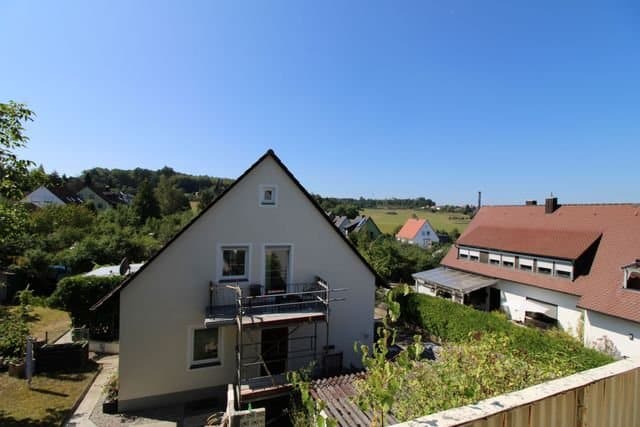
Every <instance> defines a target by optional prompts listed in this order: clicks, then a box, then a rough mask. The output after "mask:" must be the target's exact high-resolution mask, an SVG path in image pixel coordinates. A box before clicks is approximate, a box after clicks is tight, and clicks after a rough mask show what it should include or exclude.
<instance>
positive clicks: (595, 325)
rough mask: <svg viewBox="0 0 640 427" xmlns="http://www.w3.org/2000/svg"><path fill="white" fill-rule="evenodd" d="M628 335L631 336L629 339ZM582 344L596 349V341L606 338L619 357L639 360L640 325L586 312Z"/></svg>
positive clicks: (593, 312) (589, 311)
mask: <svg viewBox="0 0 640 427" xmlns="http://www.w3.org/2000/svg"><path fill="white" fill-rule="evenodd" d="M629 334H633V339H630V336H629ZM584 335H585V336H584V342H585V345H586V346H589V347H597V344H598V341H600V342H602V338H603V337H605V336H606V337H608V338H609V339H610V340H611V341H612V342H613V344H614V345H615V347H616V349H617V350H618V352H619V356H621V357H622V356H627V357H635V358H640V324H638V323H635V322H630V321H628V320H623V319H619V318H617V317H612V316H607V315H605V314H602V313H598V312H595V311H591V310H586V315H585V328H584Z"/></svg>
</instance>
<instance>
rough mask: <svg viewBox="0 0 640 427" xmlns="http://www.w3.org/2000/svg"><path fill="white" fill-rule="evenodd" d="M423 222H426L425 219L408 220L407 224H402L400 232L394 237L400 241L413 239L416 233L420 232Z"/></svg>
mask: <svg viewBox="0 0 640 427" xmlns="http://www.w3.org/2000/svg"><path fill="white" fill-rule="evenodd" d="M425 222H427V220H426V219H415V218H409V219H408V220H407V222H405V223H404V225H403V226H402V228H401V229H400V231H398V234H397V235H396V236H397V237H400V238H401V239H413V238H414V237H416V234H418V231H420V229H421V228H422V226H423V225H424V223H425Z"/></svg>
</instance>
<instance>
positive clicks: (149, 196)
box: [133, 181, 160, 224]
mask: <svg viewBox="0 0 640 427" xmlns="http://www.w3.org/2000/svg"><path fill="white" fill-rule="evenodd" d="M133 211H134V212H135V214H136V215H137V216H138V218H139V219H140V222H141V223H142V224H144V223H145V221H146V220H147V219H149V218H158V217H160V205H159V204H158V200H157V199H156V196H155V195H154V194H153V188H152V187H151V184H149V181H143V182H142V185H140V188H138V193H137V194H136V197H135V198H134V199H133Z"/></svg>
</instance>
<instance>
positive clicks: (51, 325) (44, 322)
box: [14, 307, 71, 342]
mask: <svg viewBox="0 0 640 427" xmlns="http://www.w3.org/2000/svg"><path fill="white" fill-rule="evenodd" d="M17 309H18V307H15V308H14V310H17ZM27 324H28V325H29V332H30V333H31V335H32V336H34V337H36V338H38V339H39V340H44V338H45V335H48V337H49V342H53V341H55V340H56V339H58V338H59V337H60V336H62V335H63V334H64V333H65V332H67V331H68V330H69V328H70V327H71V318H70V317H69V313H67V312H66V311H62V310H56V309H53V308H47V307H31V311H30V312H29V320H28V321H27Z"/></svg>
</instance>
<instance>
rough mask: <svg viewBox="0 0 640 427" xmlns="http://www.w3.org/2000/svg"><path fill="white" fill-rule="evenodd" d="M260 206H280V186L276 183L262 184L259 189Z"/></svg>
mask: <svg viewBox="0 0 640 427" xmlns="http://www.w3.org/2000/svg"><path fill="white" fill-rule="evenodd" d="M258 198H259V201H260V206H268V207H276V206H278V187H277V186H276V185H266V184H263V185H260V187H259V191H258Z"/></svg>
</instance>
